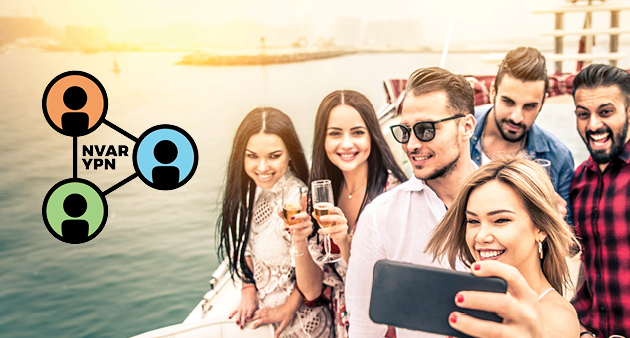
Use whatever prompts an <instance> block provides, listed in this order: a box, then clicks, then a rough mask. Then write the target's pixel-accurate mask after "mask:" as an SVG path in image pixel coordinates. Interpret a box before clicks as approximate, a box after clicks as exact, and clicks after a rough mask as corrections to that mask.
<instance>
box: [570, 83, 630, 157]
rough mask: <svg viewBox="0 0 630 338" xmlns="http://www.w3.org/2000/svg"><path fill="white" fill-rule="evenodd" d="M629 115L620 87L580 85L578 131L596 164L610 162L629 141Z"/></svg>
mask: <svg viewBox="0 0 630 338" xmlns="http://www.w3.org/2000/svg"><path fill="white" fill-rule="evenodd" d="M629 114H630V108H629V107H628V106H627V105H626V99H625V97H624V96H623V93H622V92H621V90H620V89H619V87H618V86H609V87H597V88H578V90H577V91H576V92H575V116H576V123H577V130H578V132H579V133H580V136H581V137H582V140H583V141H584V143H586V147H587V148H588V151H589V152H590V153H591V157H592V158H593V160H594V161H595V162H596V163H598V164H606V163H608V162H610V160H611V159H612V158H613V157H615V156H617V155H619V153H620V152H621V150H622V149H623V146H624V145H625V144H626V143H627V142H628V139H629V138H630V137H629V136H630V135H628V115H629Z"/></svg>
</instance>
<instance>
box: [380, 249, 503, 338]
mask: <svg viewBox="0 0 630 338" xmlns="http://www.w3.org/2000/svg"><path fill="white" fill-rule="evenodd" d="M373 278H374V279H373V284H372V298H371V301H370V318H371V319H372V321H374V322H375V323H379V324H387V325H390V326H395V327H401V328H405V329H410V330H418V331H425V332H431V333H437V334H443V335H449V336H455V337H470V336H468V335H466V334H463V333H461V332H460V331H457V330H455V329H454V328H452V327H451V325H449V316H450V314H451V313H452V312H458V313H465V314H467V315H470V316H473V317H476V318H479V319H483V320H489V321H493V322H497V323H501V322H502V319H501V317H499V316H497V314H496V313H492V312H486V311H479V310H471V309H464V308H460V307H458V306H457V305H456V304H455V296H456V295H457V293H458V292H460V291H463V290H471V291H484V292H495V293H503V294H504V293H505V292H506V291H507V283H506V282H505V280H503V279H502V278H498V277H476V276H474V275H472V274H471V273H466V272H458V271H453V270H448V269H440V268H435V267H428V266H421V265H413V264H409V263H401V262H394V261H387V260H380V261H378V262H376V264H375V265H374V277H373Z"/></svg>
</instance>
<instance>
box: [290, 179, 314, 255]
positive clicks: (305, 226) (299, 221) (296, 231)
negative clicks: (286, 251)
mask: <svg viewBox="0 0 630 338" xmlns="http://www.w3.org/2000/svg"><path fill="white" fill-rule="evenodd" d="M306 194H307V189H306V188H304V189H303V190H302V192H301V199H300V205H301V207H302V212H300V213H298V214H295V215H293V216H292V219H291V221H293V222H295V223H294V224H293V225H287V227H286V230H287V231H289V232H293V241H294V243H298V246H300V247H301V246H302V244H304V243H306V240H307V238H308V236H309V235H310V234H311V233H312V232H313V222H312V221H311V216H309V215H308V213H307V212H306V203H307V202H306V198H307V195H306Z"/></svg>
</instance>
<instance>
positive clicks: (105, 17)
mask: <svg viewBox="0 0 630 338" xmlns="http://www.w3.org/2000/svg"><path fill="white" fill-rule="evenodd" d="M617 2H622V3H626V4H630V0H617ZM552 5H554V6H557V5H568V2H567V1H564V0H530V1H510V0H477V1H471V0H443V1H435V0H388V1H385V0H378V1H375V0H221V1H218V0H177V1H173V0H169V1H165V0H17V1H16V0H0V16H14V15H20V16H33V15H36V16H38V17H41V18H43V19H44V20H45V21H46V23H48V24H52V25H56V26H60V27H63V26H66V25H83V26H101V27H104V28H105V29H107V31H108V32H109V34H110V36H111V37H113V38H114V39H115V38H117V37H119V36H120V35H122V34H123V33H124V32H125V31H127V30H129V29H133V28H151V27H158V26H162V27H163V26H168V25H170V24H178V23H190V24H201V25H217V24H222V23H227V22H231V21H234V20H239V19H249V20H251V19H253V20H255V21H257V22H260V23H266V24H270V25H278V26H286V25H307V26H308V27H309V29H310V30H311V33H314V34H320V35H322V36H325V35H326V34H329V33H330V31H331V30H332V27H333V25H334V23H335V22H336V21H337V20H338V19H339V18H342V17H353V18H361V19H365V20H381V21H386V20H419V21H420V22H421V23H422V27H423V34H424V39H425V41H427V42H429V43H432V42H434V43H437V42H439V41H444V40H445V36H446V32H447V30H448V26H449V22H450V20H451V17H453V13H454V18H455V24H454V26H453V35H452V39H453V41H477V40H482V39H484V38H485V37H486V36H488V35H491V37H492V38H493V39H496V40H507V39H510V38H516V39H520V40H523V39H528V38H534V37H536V36H538V33H539V32H541V31H549V30H551V29H552V28H553V14H538V15H535V14H531V11H532V10H534V9H538V8H548V7H550V6H552ZM568 19H569V20H568V21H569V22H570V18H568ZM624 19H630V17H628V16H627V14H626V13H622V18H621V22H622V26H623V22H624ZM581 20H583V19H581ZM497 27H500V29H497Z"/></svg>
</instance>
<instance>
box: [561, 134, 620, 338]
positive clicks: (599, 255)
mask: <svg viewBox="0 0 630 338" xmlns="http://www.w3.org/2000/svg"><path fill="white" fill-rule="evenodd" d="M570 197H571V203H572V205H573V219H574V225H575V230H576V234H577V235H578V237H580V238H581V242H582V246H583V248H582V249H583V252H582V262H583V264H584V269H585V272H586V283H585V284H584V286H582V288H581V289H580V290H578V292H577V294H576V298H575V299H574V301H573V306H575V310H576V311H577V313H578V317H579V318H580V322H581V323H582V325H584V327H586V328H587V329H589V330H590V331H592V332H594V333H595V334H597V336H598V337H602V336H603V337H608V336H609V335H612V334H619V335H623V336H626V337H630V142H628V143H626V145H625V146H624V148H623V150H622V152H621V153H620V154H619V156H618V157H616V158H613V159H612V160H611V161H610V163H609V164H608V166H607V167H606V169H605V170H604V172H603V173H602V172H601V171H600V170H599V166H598V165H597V163H595V162H594V161H593V159H592V158H589V159H588V160H586V161H585V162H584V163H582V164H581V165H580V166H579V167H578V168H577V170H575V175H574V176H573V184H572V186H571V195H570Z"/></svg>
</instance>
